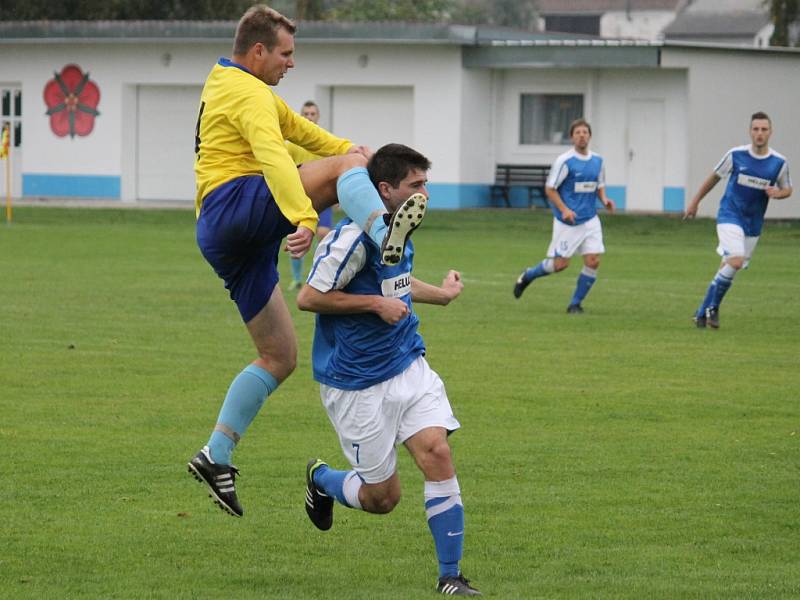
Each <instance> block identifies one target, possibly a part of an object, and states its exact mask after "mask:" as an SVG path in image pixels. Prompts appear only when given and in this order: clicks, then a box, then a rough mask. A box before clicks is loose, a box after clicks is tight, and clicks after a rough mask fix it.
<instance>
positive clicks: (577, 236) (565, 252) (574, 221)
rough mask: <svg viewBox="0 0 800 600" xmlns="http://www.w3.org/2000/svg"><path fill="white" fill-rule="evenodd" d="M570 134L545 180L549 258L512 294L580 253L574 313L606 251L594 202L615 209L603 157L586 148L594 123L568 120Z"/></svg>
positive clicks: (579, 309) (517, 294) (525, 274)
mask: <svg viewBox="0 0 800 600" xmlns="http://www.w3.org/2000/svg"><path fill="white" fill-rule="evenodd" d="M569 135H570V138H572V143H573V144H574V147H573V148H572V150H569V151H568V152H565V153H564V154H562V155H561V156H559V157H558V158H557V159H556V161H555V162H554V163H553V166H552V167H550V174H549V175H548V177H547V184H546V185H545V194H546V195H547V198H548V200H550V203H551V205H552V209H553V217H554V219H553V238H552V240H551V242H550V247H549V248H548V250H547V257H546V258H545V259H544V260H543V261H542V262H540V263H539V264H538V265H536V266H534V267H530V268H529V269H526V270H525V271H523V272H522V274H521V275H520V276H519V277H518V278H517V281H516V283H515V284H514V297H515V298H519V297H520V296H522V292H524V291H525V288H526V287H528V286H529V285H530V284H531V283H532V282H533V281H534V280H535V279H538V278H539V277H545V276H547V275H550V274H551V273H558V272H559V271H563V270H564V269H566V268H567V267H568V266H569V259H570V257H571V256H572V255H573V254H575V253H576V252H580V253H581V254H582V255H583V269H582V270H581V273H580V275H579V276H578V284H577V286H576V288H575V293H574V294H573V295H572V300H571V301H570V303H569V306H568V307H567V312H568V313H570V314H576V313H582V312H583V306H582V305H581V302H583V299H584V298H585V297H586V295H587V294H588V293H589V290H590V289H592V285H594V282H595V281H596V280H597V269H598V267H599V266H600V255H601V254H603V253H604V252H605V246H603V228H602V226H601V225H600V218H599V217H598V216H597V201H598V200H600V202H602V203H603V206H605V207H606V208H607V209H608V210H609V211H613V210H614V202H613V201H612V200H610V199H609V198H608V197H607V196H606V190H605V186H606V182H605V170H604V167H603V159H602V158H601V157H600V156H598V155H597V154H595V153H593V152H592V151H591V150H589V140H591V139H592V127H591V126H590V125H589V123H587V122H586V121H584V120H583V119H577V120H575V121H573V122H572V123H571V124H570V126H569Z"/></svg>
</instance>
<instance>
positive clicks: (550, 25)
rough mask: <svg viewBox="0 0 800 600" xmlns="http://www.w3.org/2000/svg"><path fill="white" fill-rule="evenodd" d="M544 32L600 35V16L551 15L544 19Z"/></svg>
mask: <svg viewBox="0 0 800 600" xmlns="http://www.w3.org/2000/svg"><path fill="white" fill-rule="evenodd" d="M544 29H545V31H558V32H560V33H583V34H585V35H600V15H595V16H584V15H552V16H547V17H545V18H544Z"/></svg>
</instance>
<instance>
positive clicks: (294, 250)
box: [283, 225, 314, 258]
mask: <svg viewBox="0 0 800 600" xmlns="http://www.w3.org/2000/svg"><path fill="white" fill-rule="evenodd" d="M313 241H314V232H313V231H311V230H310V229H309V228H308V227H303V226H302V225H301V226H300V227H298V228H297V231H295V232H294V233H290V234H289V235H287V236H286V245H285V246H284V248H283V249H284V250H285V251H286V252H288V253H289V254H290V255H291V257H292V258H302V256H303V255H304V254H305V253H306V252H308V249H309V248H311V242H313Z"/></svg>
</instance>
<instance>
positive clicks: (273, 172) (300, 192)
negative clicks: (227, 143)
mask: <svg viewBox="0 0 800 600" xmlns="http://www.w3.org/2000/svg"><path fill="white" fill-rule="evenodd" d="M274 98H275V96H274V94H272V92H271V90H270V89H269V88H267V87H266V86H264V89H263V91H261V90H259V91H257V92H254V93H251V94H248V95H247V96H245V97H243V98H242V99H241V103H240V104H239V107H238V108H239V110H238V114H237V121H238V127H239V129H240V132H241V135H242V137H244V139H246V140H247V141H248V142H249V144H250V148H251V150H252V152H253V156H254V157H255V158H256V160H257V161H258V163H259V164H260V165H261V170H262V173H263V174H264V179H266V181H267V186H269V189H270V191H271V192H272V196H273V197H274V198H275V202H276V203H277V204H278V207H279V208H280V210H281V212H282V213H283V215H284V216H285V217H286V218H287V219H288V220H289V222H291V223H292V224H293V225H298V226H300V225H302V226H303V227H307V228H308V229H310V230H311V231H315V230H316V228H317V222H318V221H319V217H318V215H317V212H316V211H315V210H314V207H313V206H312V204H311V199H310V198H309V197H308V195H307V194H306V192H305V190H304V189H303V184H302V182H301V181H300V174H299V173H298V171H297V167H296V166H295V164H294V161H293V160H292V157H291V156H289V151H288V150H287V149H286V145H285V143H284V138H283V134H282V133H281V128H280V120H279V116H278V109H277V108H276V105H275V102H274V100H273V99H274Z"/></svg>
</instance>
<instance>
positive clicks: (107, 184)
mask: <svg viewBox="0 0 800 600" xmlns="http://www.w3.org/2000/svg"><path fill="white" fill-rule="evenodd" d="M121 187H122V186H121V178H120V177H119V176H118V175H45V174H41V173H37V174H30V173H23V174H22V195H23V196H79V197H84V198H114V199H116V200H119V199H120V196H121V194H120V189H121Z"/></svg>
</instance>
